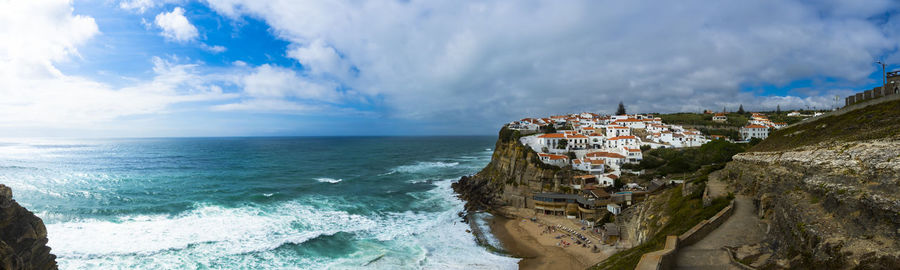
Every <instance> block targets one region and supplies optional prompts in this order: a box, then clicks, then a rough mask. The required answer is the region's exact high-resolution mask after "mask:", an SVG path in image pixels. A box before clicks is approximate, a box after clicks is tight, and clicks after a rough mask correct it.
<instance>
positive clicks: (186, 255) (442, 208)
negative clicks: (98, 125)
mask: <svg viewBox="0 0 900 270" xmlns="http://www.w3.org/2000/svg"><path fill="white" fill-rule="evenodd" d="M451 181H452V180H451V179H445V180H440V181H437V182H435V184H436V186H437V187H436V188H434V189H432V190H429V191H425V192H422V193H423V194H422V195H424V196H422V198H421V201H420V202H419V203H420V204H421V205H428V206H431V207H432V209H433V210H434V211H433V212H432V211H405V212H380V213H372V214H370V215H367V216H363V215H357V214H350V213H347V212H344V211H337V210H323V209H318V208H326V207H329V205H331V204H333V203H326V204H323V205H318V204H313V203H310V204H306V203H302V202H297V201H291V202H285V203H280V204H275V205H269V206H257V205H251V206H243V207H236V208H227V207H222V206H215V205H198V206H197V207H196V208H195V209H194V210H191V211H187V212H183V213H181V214H177V215H134V216H123V217H119V218H117V219H115V220H96V219H84V220H78V221H72V222H62V223H56V224H47V230H48V233H49V237H48V238H49V239H50V243H49V245H50V246H52V247H53V249H54V253H55V254H56V255H57V256H58V261H59V263H60V266H61V268H62V269H109V268H142V269H148V268H163V269H172V268H174V269H177V268H222V267H225V268H279V267H287V268H307V269H329V268H336V269H347V268H361V267H365V268H368V269H409V268H413V269H435V268H447V269H515V268H516V267H517V261H518V259H516V258H509V257H505V256H502V255H498V254H493V253H490V252H488V251H486V250H485V249H484V248H483V247H481V246H479V245H478V244H477V243H476V242H475V238H474V236H473V235H472V234H470V233H467V232H465V231H466V230H467V229H468V228H469V227H468V226H469V225H467V224H465V223H463V222H462V220H461V219H460V218H459V217H458V216H457V213H458V212H460V211H463V202H462V201H460V200H458V199H456V198H455V197H453V195H452V194H453V191H452V189H451V188H450V183H451ZM415 208H419V209H421V208H420V207H415ZM339 232H347V233H352V235H353V238H354V239H355V240H353V241H354V246H357V247H360V248H358V249H356V251H354V252H353V253H351V254H348V255H346V256H341V257H323V256H303V255H301V254H298V253H297V252H296V251H295V249H294V248H281V247H283V246H285V245H289V244H297V245H302V244H304V243H307V242H310V240H313V239H317V238H320V239H322V237H325V236H331V235H336V234H337V233H339ZM324 239H328V238H324ZM310 243H311V242H310ZM363 265H365V266H363Z"/></svg>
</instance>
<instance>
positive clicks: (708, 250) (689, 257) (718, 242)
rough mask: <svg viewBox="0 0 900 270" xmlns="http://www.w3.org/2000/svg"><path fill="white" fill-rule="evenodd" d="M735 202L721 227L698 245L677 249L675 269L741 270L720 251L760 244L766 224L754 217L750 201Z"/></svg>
mask: <svg viewBox="0 0 900 270" xmlns="http://www.w3.org/2000/svg"><path fill="white" fill-rule="evenodd" d="M710 182H713V181H710ZM711 191H712V190H711ZM734 200H735V201H734V214H732V215H731V217H730V218H728V220H726V221H725V222H724V223H722V226H719V228H717V229H716V230H714V231H712V232H711V233H710V234H709V235H707V236H706V237H705V238H703V239H702V240H700V241H698V242H697V243H695V244H693V245H690V246H687V247H683V248H679V249H678V255H677V257H676V260H677V266H676V268H677V269H740V268H738V267H736V266H733V265H731V264H730V261H729V259H728V256H729V255H728V252H727V251H724V250H722V247H723V246H740V245H746V244H754V243H758V242H760V241H762V240H763V238H764V237H765V234H766V224H764V223H762V222H760V220H759V218H757V217H756V207H755V206H754V205H753V199H751V198H750V197H747V196H743V195H738V196H736V197H735V198H734Z"/></svg>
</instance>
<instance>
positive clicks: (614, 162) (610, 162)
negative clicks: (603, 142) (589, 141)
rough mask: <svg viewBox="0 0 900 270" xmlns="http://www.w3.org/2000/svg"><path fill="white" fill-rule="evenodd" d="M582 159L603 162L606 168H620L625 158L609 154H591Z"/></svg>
mask: <svg viewBox="0 0 900 270" xmlns="http://www.w3.org/2000/svg"><path fill="white" fill-rule="evenodd" d="M584 159H588V160H603V162H604V164H606V165H607V166H615V167H618V166H621V165H622V164H624V163H625V156H623V155H620V154H616V153H610V152H591V153H587V154H585V155H584Z"/></svg>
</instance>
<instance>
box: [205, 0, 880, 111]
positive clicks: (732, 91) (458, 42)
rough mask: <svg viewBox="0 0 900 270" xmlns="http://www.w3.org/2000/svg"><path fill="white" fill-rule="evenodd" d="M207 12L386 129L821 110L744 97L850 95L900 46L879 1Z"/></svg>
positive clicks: (239, 6) (293, 5)
mask: <svg viewBox="0 0 900 270" xmlns="http://www.w3.org/2000/svg"><path fill="white" fill-rule="evenodd" d="M208 3H209V5H210V6H211V7H212V8H213V9H214V10H216V11H217V12H219V13H220V14H223V15H226V16H229V17H232V18H235V19H239V18H240V17H241V16H252V17H255V18H260V19H262V20H264V21H265V22H266V23H267V24H269V25H270V26H271V27H272V32H273V33H275V34H276V35H278V37H280V38H281V39H284V40H287V41H289V42H291V45H290V46H289V47H288V49H287V51H286V52H285V54H286V55H287V56H288V57H291V58H294V59H296V60H298V62H299V63H301V64H303V65H304V66H305V67H307V68H309V70H310V75H311V76H319V74H321V75H322V76H325V77H327V76H329V75H331V76H334V77H335V78H339V79H340V80H341V81H340V82H341V83H342V84H344V85H347V86H349V87H351V88H352V89H355V90H357V91H359V92H361V94H363V95H367V96H378V97H383V98H384V105H386V106H387V107H389V109H390V110H389V112H390V113H391V114H392V116H398V117H404V118H419V119H451V118H452V119H454V120H453V121H456V122H460V121H465V120H471V119H485V120H488V121H493V123H489V124H490V125H493V124H494V123H498V122H502V121H507V120H509V119H511V118H516V117H520V116H522V115H538V114H545V113H558V112H569V111H572V112H574V111H580V110H595V111H596V110H603V111H607V112H610V111H611V110H613V109H614V108H615V104H616V103H617V102H618V101H619V100H625V102H626V104H627V105H629V108H630V109H631V110H633V111H663V112H666V111H679V110H692V111H695V110H700V109H704V108H711V109H716V108H721V106H723V105H729V104H744V105H745V107H755V108H774V107H775V105H777V103H782V102H783V103H784V104H785V105H789V106H804V105H806V104H814V105H815V106H819V107H825V106H826V105H830V104H831V97H830V96H815V97H805V96H785V97H759V96H758V94H754V93H750V92H741V91H740V89H741V88H742V87H743V86H748V85H749V86H755V85H759V86H764V85H785V84H787V83H790V82H792V81H796V80H805V79H813V80H819V79H823V78H831V79H837V80H841V81H844V82H846V84H849V85H838V86H836V88H838V89H841V90H839V91H838V90H836V91H838V92H840V91H846V90H844V89H847V88H848V86H850V85H853V84H865V83H868V82H870V80H869V79H868V78H867V76H868V75H869V74H870V73H871V72H874V71H875V66H873V65H872V64H871V62H872V60H873V59H874V58H875V57H876V56H878V55H882V54H884V53H886V52H890V51H892V50H895V49H896V47H897V44H896V41H895V40H892V39H890V38H889V37H888V36H887V35H886V34H885V33H884V32H885V31H884V30H883V28H882V25H880V24H881V23H883V20H877V19H871V18H870V17H871V16H879V15H880V14H886V13H887V14H893V13H896V8H897V7H896V5H897V3H895V2H892V1H886V0H876V1H838V0H833V1H827V2H824V3H821V4H819V3H813V2H809V1H799V0H788V1H784V0H777V1H776V0H765V1H720V2H709V1H699V0H696V1H677V2H665V1H664V2H659V1H624V2H623V1H613V0H608V1H595V0H585V1H564V2H559V1H533V2H527V3H525V2H510V1H480V2H464V3H460V2H459V1H449V0H447V1H393V0H382V1H366V2H357V1H349V0H346V1H340V0H337V1H278V0H273V1H259V0H253V1H250V0H208ZM891 21H892V22H893V21H894V20H891ZM349 67H353V68H355V69H358V74H357V75H354V76H347V75H346V74H345V73H346V72H347V70H348V69H349ZM823 87H829V86H828V85H825V86H823ZM820 90H827V89H820ZM820 92H822V91H820ZM826 92H827V91H826ZM822 93H824V92H822ZM785 107H786V106H782V108H785Z"/></svg>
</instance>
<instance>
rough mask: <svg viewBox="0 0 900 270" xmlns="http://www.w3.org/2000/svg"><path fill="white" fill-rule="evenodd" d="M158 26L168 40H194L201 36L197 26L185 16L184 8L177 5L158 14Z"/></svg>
mask: <svg viewBox="0 0 900 270" xmlns="http://www.w3.org/2000/svg"><path fill="white" fill-rule="evenodd" d="M155 22H156V26H158V27H159V28H161V29H162V30H163V31H162V35H163V37H165V38H166V39H168V40H172V41H177V42H188V41H192V40H194V39H196V38H197V36H199V34H198V32H197V27H195V26H194V25H193V24H191V22H190V21H188V19H187V17H185V16H184V9H182V8H180V7H176V8H175V9H173V10H172V11H171V12H161V13H159V14H158V15H156V20H155Z"/></svg>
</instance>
